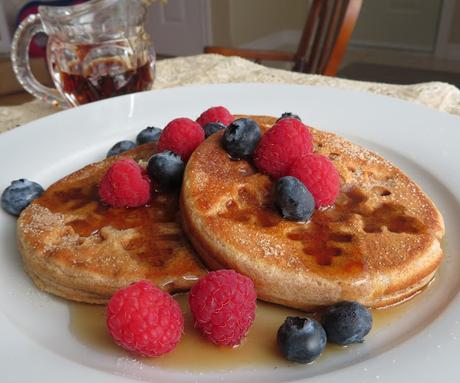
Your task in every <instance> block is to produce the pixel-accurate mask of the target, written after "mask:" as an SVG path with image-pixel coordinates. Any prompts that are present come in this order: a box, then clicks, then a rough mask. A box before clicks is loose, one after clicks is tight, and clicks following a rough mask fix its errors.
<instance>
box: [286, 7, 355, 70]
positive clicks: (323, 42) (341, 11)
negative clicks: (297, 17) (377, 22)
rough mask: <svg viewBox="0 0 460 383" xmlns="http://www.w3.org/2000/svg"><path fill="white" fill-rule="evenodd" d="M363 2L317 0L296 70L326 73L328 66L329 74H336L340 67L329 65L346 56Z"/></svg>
mask: <svg viewBox="0 0 460 383" xmlns="http://www.w3.org/2000/svg"><path fill="white" fill-rule="evenodd" d="M361 5H362V0H313V3H312V5H311V8H310V11H309V13H308V17H307V20H306V22H305V25H304V29H303V32H302V37H301V40H300V43H299V45H298V48H297V52H296V55H295V62H294V66H293V70H294V71H297V72H305V73H319V74H321V73H323V74H325V73H324V72H325V71H326V69H327V70H328V74H329V75H335V73H336V71H337V69H338V66H337V67H336V68H335V67H334V66H331V65H329V64H330V62H331V60H332V61H333V62H338V61H337V57H340V59H341V58H342V56H343V53H344V51H345V48H346V46H347V44H348V41H349V39H350V37H351V33H352V32H353V29H354V26H355V24H356V20H357V17H358V15H359V11H360V9H361ZM334 56H337V57H334ZM334 68H335V69H334Z"/></svg>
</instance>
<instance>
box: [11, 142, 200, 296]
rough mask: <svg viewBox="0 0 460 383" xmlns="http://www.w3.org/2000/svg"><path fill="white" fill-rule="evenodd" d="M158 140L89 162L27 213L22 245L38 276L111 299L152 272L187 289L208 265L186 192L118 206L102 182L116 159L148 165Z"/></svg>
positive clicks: (20, 228)
mask: <svg viewBox="0 0 460 383" xmlns="http://www.w3.org/2000/svg"><path fill="white" fill-rule="evenodd" d="M155 150H156V146H155V144H154V143H150V144H145V145H142V146H139V147H138V148H136V149H133V150H131V151H128V152H125V153H123V154H122V155H120V156H115V157H110V158H108V159H106V160H104V161H101V162H98V163H95V164H91V165H88V166H86V167H84V168H83V169H81V170H79V171H77V172H75V173H72V174H70V175H69V176H67V177H65V178H63V179H61V180H59V181H58V182H56V183H55V184H53V185H52V186H50V187H49V188H48V190H46V192H45V193H44V194H43V195H42V196H41V197H40V198H38V199H37V200H35V201H34V202H33V203H32V204H31V205H29V207H27V208H26V209H25V210H24V211H23V212H22V213H21V215H20V217H19V219H18V223H17V241H18V248H19V251H20V253H21V254H22V258H23V261H24V266H25V269H26V271H27V273H28V274H29V275H30V276H31V278H32V280H33V281H34V282H35V284H36V285H37V286H38V287H39V288H41V289H43V290H45V291H48V292H50V293H53V294H56V295H58V296H61V297H63V298H67V299H71V300H75V301H82V302H88V303H105V302H106V301H107V300H108V299H109V298H110V297H111V296H112V294H113V293H114V292H115V291H116V290H117V289H119V288H122V287H125V286H127V285H129V284H130V283H132V282H134V281H138V280H140V279H148V280H150V281H152V282H154V283H155V284H156V285H158V286H159V287H161V288H162V289H164V290H166V291H169V292H174V291H181V290H187V289H188V288H190V287H191V285H192V284H193V283H194V282H195V281H196V280H197V279H198V278H199V276H201V275H203V274H204V273H205V269H204V268H203V267H202V266H201V264H200V262H199V260H198V259H197V258H196V256H195V254H194V251H193V249H192V248H191V247H190V245H189V243H188V241H187V239H186V237H185V235H184V233H183V231H182V229H181V225H180V217H179V202H178V200H179V196H178V193H177V192H176V193H158V192H155V193H153V197H152V199H151V201H150V202H149V205H148V206H142V207H138V208H129V209H125V208H112V207H109V206H107V205H105V204H102V203H101V202H100V201H99V198H98V183H99V181H100V179H101V177H102V176H103V174H104V173H105V172H106V171H107V169H108V168H109V167H110V165H112V164H113V163H114V162H115V161H117V160H118V159H120V158H123V157H131V158H134V159H135V160H136V161H138V162H140V163H141V164H144V165H145V162H146V161H147V160H148V158H149V157H150V156H151V155H152V154H153V153H154V152H155Z"/></svg>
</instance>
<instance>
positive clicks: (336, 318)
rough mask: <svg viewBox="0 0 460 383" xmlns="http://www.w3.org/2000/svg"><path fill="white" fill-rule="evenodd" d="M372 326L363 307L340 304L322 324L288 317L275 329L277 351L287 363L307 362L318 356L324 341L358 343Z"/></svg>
mask: <svg viewBox="0 0 460 383" xmlns="http://www.w3.org/2000/svg"><path fill="white" fill-rule="evenodd" d="M371 327H372V315H371V313H370V311H369V310H368V309H367V308H366V307H365V306H363V305H362V304H360V303H358V302H348V301H343V302H339V303H336V304H334V305H332V306H330V307H329V308H328V309H327V310H326V312H325V313H324V314H323V318H322V321H321V323H319V322H318V321H316V320H314V319H310V318H299V317H287V318H286V320H285V321H284V323H283V324H282V325H281V327H280V328H279V329H278V333H277V342H278V348H279V350H280V351H281V353H282V354H283V356H284V357H285V358H286V359H287V360H289V361H292V362H297V363H310V362H312V361H314V360H315V359H316V358H318V357H319V356H320V355H321V353H322V352H323V351H324V348H325V347H326V343H327V342H332V343H336V344H339V345H343V346H346V345H349V344H352V343H361V342H363V341H364V337H365V336H366V335H367V334H368V333H369V331H370V330H371Z"/></svg>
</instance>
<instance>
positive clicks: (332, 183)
mask: <svg viewBox="0 0 460 383" xmlns="http://www.w3.org/2000/svg"><path fill="white" fill-rule="evenodd" d="M288 175H289V176H293V177H296V178H297V179H299V181H301V182H303V184H304V185H305V186H306V187H307V189H308V190H309V191H310V193H311V194H312V195H313V197H314V198H315V206H316V207H321V206H329V205H332V204H334V202H335V199H336V198H337V195H338V194H339V190H340V177H339V173H338V172H337V169H336V168H335V166H334V164H333V163H332V161H331V160H329V158H327V157H324V156H322V155H320V154H308V155H306V156H304V157H302V158H299V159H298V160H297V161H295V162H294V164H293V165H292V167H291V169H290V170H289V172H288Z"/></svg>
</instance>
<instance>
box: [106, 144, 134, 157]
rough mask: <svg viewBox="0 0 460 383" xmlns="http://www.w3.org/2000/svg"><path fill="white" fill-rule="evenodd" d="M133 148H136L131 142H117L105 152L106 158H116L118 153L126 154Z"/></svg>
mask: <svg viewBox="0 0 460 383" xmlns="http://www.w3.org/2000/svg"><path fill="white" fill-rule="evenodd" d="M135 147H136V143H135V142H133V141H129V140H124V141H120V142H117V143H116V144H115V145H113V146H112V147H111V148H110V150H109V151H108V152H107V156H106V157H112V156H116V155H118V154H120V153H123V152H126V151H127V150H131V149H134V148H135Z"/></svg>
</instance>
